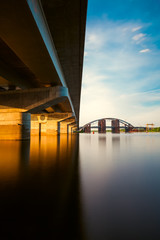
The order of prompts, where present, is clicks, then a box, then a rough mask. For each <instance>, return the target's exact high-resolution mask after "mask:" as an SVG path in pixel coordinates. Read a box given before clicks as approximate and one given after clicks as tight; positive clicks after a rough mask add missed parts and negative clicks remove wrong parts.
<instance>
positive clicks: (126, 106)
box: [80, 20, 160, 126]
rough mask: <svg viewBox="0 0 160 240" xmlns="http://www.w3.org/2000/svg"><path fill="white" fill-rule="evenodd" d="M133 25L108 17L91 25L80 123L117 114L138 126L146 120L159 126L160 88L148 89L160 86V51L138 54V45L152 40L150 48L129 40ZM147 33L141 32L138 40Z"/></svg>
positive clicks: (88, 36) (87, 45)
mask: <svg viewBox="0 0 160 240" xmlns="http://www.w3.org/2000/svg"><path fill="white" fill-rule="evenodd" d="M140 25H141V26H143V24H140ZM140 25H139V26H140ZM134 28H136V24H135V23H133V22H128V23H127V22H126V23H123V22H112V21H108V20H107V21H106V22H103V23H97V24H92V25H90V26H88V28H87V35H86V47H85V51H86V52H87V58H85V62H84V70H83V80H82V95H81V111H80V125H83V124H85V123H87V122H89V121H92V120H94V119H98V118H103V117H117V118H120V119H123V120H126V121H128V122H130V123H131V124H133V125H137V126H138V125H145V124H146V121H147V122H148V121H150V122H153V123H154V124H156V125H159V126H160V118H159V117H158V116H160V104H158V103H159V101H160V97H159V96H160V91H159V92H156V91H153V92H149V91H148V90H149V89H152V88H155V89H156V88H158V87H160V84H159V76H160V71H159V70H158V69H157V70H156V67H157V63H158V62H160V51H159V49H155V50H154V49H152V52H151V53H152V54H139V46H141V49H142V50H141V51H143V50H146V49H150V48H151V47H150V42H149V40H148V42H147V44H148V48H145V42H143V44H142V43H140V45H137V44H133V42H131V41H130V40H131V38H132V37H133V32H132V31H131V29H134ZM137 31H138V30H137ZM137 35H139V34H137ZM137 35H135V36H137ZM144 36H145V34H143V33H141V35H140V36H139V37H136V39H138V40H136V39H135V41H139V40H141V39H143V38H144ZM136 43H137V42H136ZM147 51H148V50H147ZM147 51H146V52H147ZM143 52H144V51H143ZM86 60H87V61H86ZM158 114H159V115H158Z"/></svg>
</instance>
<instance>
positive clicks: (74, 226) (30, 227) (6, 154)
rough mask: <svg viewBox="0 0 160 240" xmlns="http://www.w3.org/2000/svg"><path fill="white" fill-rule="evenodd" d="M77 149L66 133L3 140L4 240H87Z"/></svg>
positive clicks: (0, 164)
mask: <svg viewBox="0 0 160 240" xmlns="http://www.w3.org/2000/svg"><path fill="white" fill-rule="evenodd" d="M78 146H79V145H78V137H77V135H72V136H71V135H70V136H67V135H65V134H64V135H62V136H60V138H57V137H56V136H53V137H46V136H42V137H41V138H40V139H39V138H38V137H33V138H31V142H26V141H24V142H19V141H8V142H3V141H1V145H0V150H1V159H0V167H1V168H0V173H1V174H0V184H1V185H0V186H1V188H0V193H1V198H0V206H1V208H0V221H1V231H0V239H66V236H69V237H70V239H82V238H83V237H82V233H83V231H82V227H81V226H82V224H81V217H80V213H81V212H80V209H81V207H80V191H79V173H78ZM6 182H7V184H6Z"/></svg>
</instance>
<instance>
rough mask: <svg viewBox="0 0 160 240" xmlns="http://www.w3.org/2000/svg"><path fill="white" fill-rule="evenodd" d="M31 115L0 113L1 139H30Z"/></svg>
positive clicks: (24, 113)
mask: <svg viewBox="0 0 160 240" xmlns="http://www.w3.org/2000/svg"><path fill="white" fill-rule="evenodd" d="M30 120H31V117H30V113H26V112H7V111H6V112H0V139H1V140H2V139H3V140H5V139H6V140H26V139H30Z"/></svg>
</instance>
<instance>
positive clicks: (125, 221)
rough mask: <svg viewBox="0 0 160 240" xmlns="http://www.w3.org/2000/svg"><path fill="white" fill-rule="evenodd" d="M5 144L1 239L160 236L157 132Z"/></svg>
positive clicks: (0, 172) (0, 147)
mask: <svg viewBox="0 0 160 240" xmlns="http://www.w3.org/2000/svg"><path fill="white" fill-rule="evenodd" d="M0 143H1V144H0V152H1V158H0V195H1V198H0V221H1V231H0V239H19V238H21V239H33V238H35V239H36V238H37V237H38V238H41V239H66V238H69V239H73V240H75V239H79V240H82V239H84V240H106V239H109V240H112V239H129V240H131V239H134V240H135V239H136V240H137V239H138V240H139V239H140V240H141V239H147V237H148V238H149V239H159V237H160V233H159V228H160V209H159V202H160V191H159V186H160V174H159V173H160V147H159V146H160V134H159V133H154V134H146V133H135V134H110V133H107V134H79V135H76V134H72V135H68V136H67V135H66V134H61V136H59V137H57V136H49V137H46V136H42V137H41V138H40V139H39V137H32V138H31V140H30V141H1V142H0ZM24 233H25V238H24Z"/></svg>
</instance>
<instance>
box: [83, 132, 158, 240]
mask: <svg viewBox="0 0 160 240" xmlns="http://www.w3.org/2000/svg"><path fill="white" fill-rule="evenodd" d="M103 137H104V136H103ZM92 138H95V140H93V139H92V142H96V138H97V136H96V135H94V136H93V135H92ZM106 138H107V140H106V146H105V144H103V143H104V142H105V140H104V139H103V141H101V140H102V139H101V138H100V137H98V139H99V141H98V144H99V146H101V147H100V148H97V147H96V146H94V145H92V144H88V145H87V146H86V145H85V143H84V141H85V139H84V136H80V169H81V194H82V202H83V212H84V219H85V226H86V234H87V239H88V240H106V239H109V240H110V239H111V240H112V239H136V240H137V239H138V240H141V239H159V238H160V232H159V228H160V209H159V202H160V191H159V187H160V174H159V171H160V148H159V144H160V134H150V135H147V134H120V135H119V136H116V135H113V134H106ZM81 142H83V144H82V143H81ZM101 142H102V144H101ZM111 143H112V145H111ZM82 146H83V148H82ZM111 146H112V147H111ZM86 151H87V157H88V158H86ZM96 151H98V154H97V153H96ZM106 151H107V155H106V157H105V160H104V155H105V154H106ZM108 152H109V154H108ZM97 155H98V159H97V157H94V156H97Z"/></svg>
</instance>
